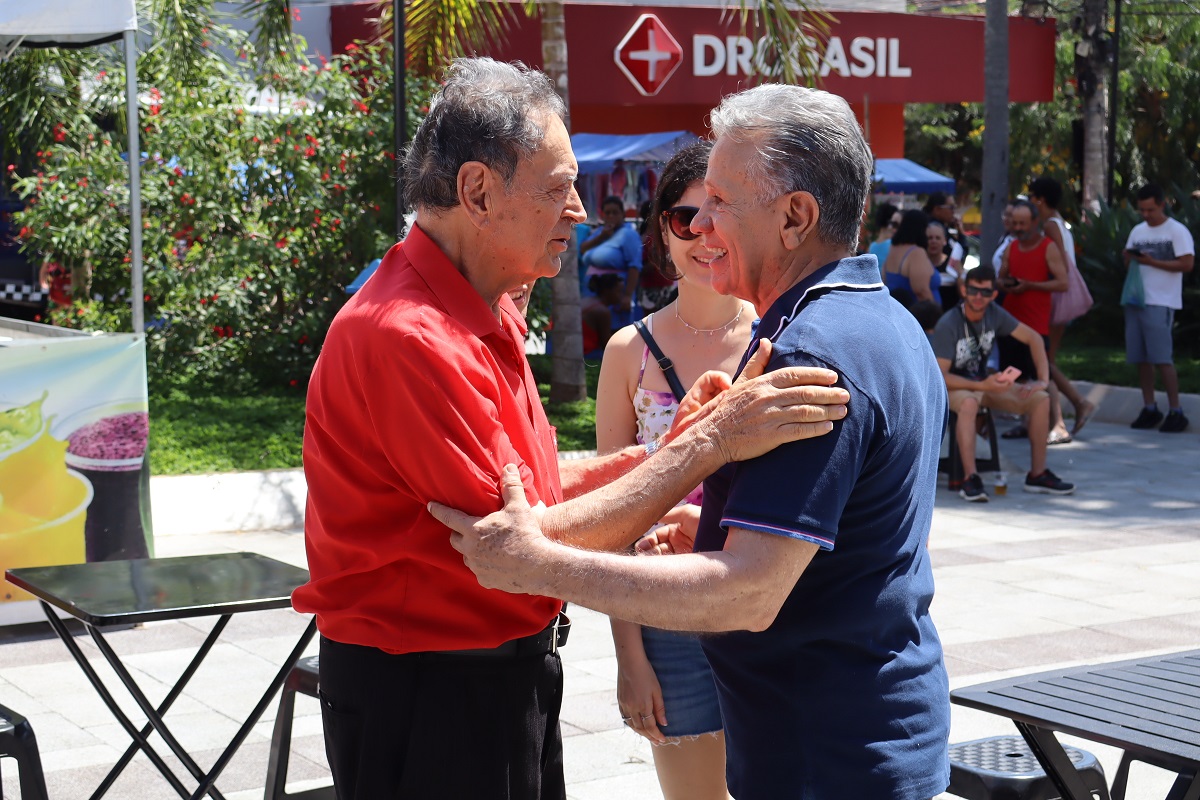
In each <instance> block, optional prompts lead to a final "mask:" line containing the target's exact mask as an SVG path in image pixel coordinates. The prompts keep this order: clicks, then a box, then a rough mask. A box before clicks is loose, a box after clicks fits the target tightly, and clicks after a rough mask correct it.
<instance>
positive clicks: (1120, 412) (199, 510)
mask: <svg viewBox="0 0 1200 800" xmlns="http://www.w3.org/2000/svg"><path fill="white" fill-rule="evenodd" d="M1075 385H1076V387H1078V389H1079V391H1080V393H1082V394H1083V395H1084V397H1086V398H1087V399H1088V400H1090V401H1092V402H1093V403H1095V404H1096V407H1097V410H1096V415H1095V416H1094V417H1093V419H1094V420H1095V421H1097V422H1110V423H1113V424H1116V425H1122V424H1123V425H1128V424H1129V423H1130V422H1132V421H1133V419H1134V418H1135V417H1136V416H1137V415H1138V411H1139V410H1140V409H1141V407H1142V393H1141V391H1140V390H1138V389H1132V388H1129V387H1123V386H1108V385H1106V384H1093V383H1089V382H1087V381H1076V382H1075ZM1182 403H1183V408H1184V413H1186V414H1187V415H1188V417H1189V418H1190V419H1191V420H1192V427H1191V428H1189V429H1188V431H1187V432H1186V433H1184V434H1182V435H1183V436H1186V437H1188V441H1192V440H1193V439H1194V437H1195V436H1196V435H1197V434H1198V433H1200V395H1194V394H1192V395H1184V396H1183V397H1182ZM1068 405H1069V404H1068ZM1158 406H1159V408H1161V409H1165V408H1166V397H1165V396H1164V395H1163V394H1162V393H1161V392H1159V393H1158ZM1146 434H1147V435H1154V436H1158V435H1159V434H1158V433H1157V431H1146ZM1085 435H1086V434H1085ZM591 455H594V453H592V452H579V453H562V454H560V457H561V458H564V459H568V458H583V457H587V456H591ZM1005 466H1006V467H1007V466H1008V465H1005ZM307 497H308V487H307V485H306V484H305V482H304V472H303V471H302V470H299V469H288V470H272V471H266V472H227V473H220V474H216V475H160V476H156V477H152V478H151V479H150V503H151V506H150V507H151V509H152V511H153V514H154V535H155V536H156V537H158V536H178V535H189V534H200V533H212V532H229V531H259V530H286V529H291V528H301V527H303V526H304V504H305V500H306V499H307Z"/></svg>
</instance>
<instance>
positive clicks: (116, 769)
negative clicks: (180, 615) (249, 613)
mask: <svg viewBox="0 0 1200 800" xmlns="http://www.w3.org/2000/svg"><path fill="white" fill-rule="evenodd" d="M230 616H231V615H229V614H224V615H222V616H221V617H219V618H218V619H217V623H216V624H215V625H214V626H213V628H212V630H211V631H210V632H209V634H208V637H207V638H206V639H205V640H204V643H203V644H201V645H200V649H199V650H197V651H196V655H194V656H193V657H192V660H191V662H190V663H189V664H188V665H187V669H185V670H184V671H183V674H182V675H180V676H179V680H177V681H176V682H175V685H174V686H173V687H171V691H169V692H168V693H167V696H166V698H164V699H163V701H162V703H161V704H160V705H159V707H158V708H157V709H156V711H157V712H158V714H159V715H160V716H161V715H163V714H166V713H167V710H168V709H170V708H171V706H172V705H173V704H174V703H175V701H176V700H177V699H178V698H179V695H181V694H182V693H183V689H184V687H185V686H187V684H188V681H190V680H191V679H192V675H194V674H195V673H196V669H197V668H199V666H200V662H202V661H203V660H204V657H205V656H207V655H208V651H209V650H211V649H212V647H213V645H214V644H216V642H217V637H218V636H219V635H220V634H221V631H223V630H224V629H225V626H226V625H227V624H228V623H229V620H230ZM153 730H154V726H153V725H151V724H150V723H146V724H145V725H144V726H142V736H149V735H150V732H151V731H153ZM137 751H138V745H137V742H131V743H130V745H129V747H127V748H126V749H125V752H124V753H123V754H122V755H121V757H120V758H119V759H118V760H117V763H116V764H115V765H114V766H113V768H112V769H111V770H109V772H108V775H106V776H105V777H104V780H103V781H101V783H100V788H99V789H97V791H98V792H99V793H100V794H101V795H102V794H104V793H105V792H107V791H108V790H109V788H110V787H111V786H112V784H113V782H114V781H116V779H117V777H118V776H119V775H120V774H121V773H122V772H123V771H124V770H125V767H127V766H128V765H129V762H130V760H131V759H132V758H133V756H134V754H135V753H137Z"/></svg>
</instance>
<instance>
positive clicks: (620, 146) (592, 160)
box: [571, 131, 700, 175]
mask: <svg viewBox="0 0 1200 800" xmlns="http://www.w3.org/2000/svg"><path fill="white" fill-rule="evenodd" d="M699 138H700V137H698V136H697V135H696V134H694V133H692V132H691V131H666V132H664V133H637V134H627V135H621V134H615V133H577V134H575V135H574V136H572V137H571V149H572V150H574V151H575V158H576V160H577V161H579V174H580V175H595V174H598V173H604V172H612V170H613V165H614V164H616V162H618V161H667V160H668V159H670V158H671V156H673V155H675V151H676V150H678V149H679V148H681V147H684V146H686V145H689V144H691V143H692V142H694V141H696V140H697V139H699Z"/></svg>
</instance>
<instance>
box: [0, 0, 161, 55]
mask: <svg viewBox="0 0 1200 800" xmlns="http://www.w3.org/2000/svg"><path fill="white" fill-rule="evenodd" d="M136 30H137V14H136V13H135V12H134V9H133V0H35V1H34V2H31V0H0V41H3V40H4V39H8V40H14V39H19V40H21V44H24V45H26V46H34V45H42V46H63V47H86V46H87V45H92V44H100V43H101V42H109V41H113V40H114V39H119V38H121V35H122V34H123V33H124V32H125V31H136Z"/></svg>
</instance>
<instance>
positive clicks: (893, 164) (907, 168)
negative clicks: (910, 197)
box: [872, 158, 955, 194]
mask: <svg viewBox="0 0 1200 800" xmlns="http://www.w3.org/2000/svg"><path fill="white" fill-rule="evenodd" d="M872 181H873V182H874V184H875V191H876V192H895V193H896V194H929V193H931V192H945V193H946V194H954V188H955V187H954V179H953V178H947V177H946V176H945V175H940V174H938V173H936V172H934V171H933V170H931V169H926V168H925V167H922V166H921V165H920V164H918V163H917V162H915V161H909V160H908V159H907V158H877V159H875V174H874V176H873V177H872Z"/></svg>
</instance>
